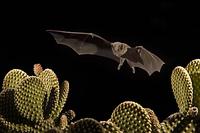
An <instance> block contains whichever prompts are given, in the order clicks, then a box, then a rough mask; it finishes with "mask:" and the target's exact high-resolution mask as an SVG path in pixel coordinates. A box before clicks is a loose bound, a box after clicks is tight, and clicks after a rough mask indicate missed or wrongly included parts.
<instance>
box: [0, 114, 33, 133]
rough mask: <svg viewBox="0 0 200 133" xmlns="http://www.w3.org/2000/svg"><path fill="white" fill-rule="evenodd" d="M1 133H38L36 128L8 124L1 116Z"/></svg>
mask: <svg viewBox="0 0 200 133" xmlns="http://www.w3.org/2000/svg"><path fill="white" fill-rule="evenodd" d="M0 132H2V133H8V132H9V133H10V132H13V133H31V132H36V130H34V128H32V127H30V126H28V125H26V124H15V123H11V122H8V121H7V120H6V119H5V118H3V116H2V115H0Z"/></svg>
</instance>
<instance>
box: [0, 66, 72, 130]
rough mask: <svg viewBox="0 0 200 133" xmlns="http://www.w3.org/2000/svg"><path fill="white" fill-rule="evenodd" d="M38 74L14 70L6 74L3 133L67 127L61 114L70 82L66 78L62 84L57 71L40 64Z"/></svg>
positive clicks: (0, 97) (0, 114) (0, 104)
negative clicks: (32, 74)
mask: <svg viewBox="0 0 200 133" xmlns="http://www.w3.org/2000/svg"><path fill="white" fill-rule="evenodd" d="M34 73H35V75H36V76H29V75H28V74H26V73H25V72H24V71H22V70H20V69H13V70H11V71H9V72H8V73H7V74H6V76H5V78H4V80H3V85H2V89H3V90H2V91H1V93H0V132H20V133H21V132H45V131H48V130H50V129H51V128H53V127H55V126H59V125H61V127H62V129H65V127H67V124H68V123H67V122H66V123H64V122H65V121H64V120H63V119H61V118H60V119H59V115H60V113H61V111H62V109H63V107H64V104H65V102H66V99H67V96H68V92H69V83H68V82H67V81H64V82H63V84H62V85H61V87H60V86H59V82H58V79H57V76H56V74H55V73H54V72H53V70H51V69H45V70H43V69H42V67H41V65H40V64H36V65H34ZM57 120H60V121H59V122H57ZM66 121H67V120H66Z"/></svg>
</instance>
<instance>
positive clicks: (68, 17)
mask: <svg viewBox="0 0 200 133" xmlns="http://www.w3.org/2000/svg"><path fill="white" fill-rule="evenodd" d="M61 5H62V6H61ZM80 5H82V6H80ZM128 5H129V6H128ZM32 8H34V11H30V9H29V7H25V8H18V9H15V10H11V9H7V10H4V12H3V15H2V18H1V25H0V26H1V27H0V28H1V33H3V35H1V37H2V38H1V53H0V54H1V65H0V78H1V81H2V80H3V77H4V75H5V74H6V73H7V72H8V71H9V70H10V69H12V68H20V69H23V70H24V71H26V72H27V73H29V74H30V75H31V74H33V72H32V66H33V64H34V63H41V64H42V65H43V67H44V68H46V67H48V68H51V69H53V70H54V71H55V72H56V73H57V75H58V78H59V81H60V82H62V81H63V80H65V79H66V80H68V81H69V82H70V95H69V97H68V101H67V103H66V107H65V109H74V110H75V112H76V113H77V118H81V117H93V118H96V119H98V120H106V119H108V118H109V117H110V115H111V112H112V110H113V109H114V108H115V107H116V106H117V105H118V104H119V103H121V102H123V101H125V100H132V101H135V102H138V103H139V104H141V105H142V106H143V107H150V108H152V109H153V110H154V111H155V113H156V114H157V115H158V117H159V118H160V119H161V120H162V119H164V118H165V117H167V116H168V115H170V114H171V113H174V112H176V111H177V107H176V103H175V99H174V98H173V94H172V91H171V85H170V75H171V71H172V70H173V68H174V67H175V66H177V65H181V66H185V65H186V64H187V63H188V62H189V61H190V60H192V59H195V58H199V57H200V51H199V49H198V47H199V46H198V45H199V43H200V37H199V35H200V27H199V14H198V11H197V9H198V5H197V4H196V3H184V2H182V3H178V2H177V3H175V2H170V1H164V0H160V1H154V2H152V1H151V2H133V3H117V4H116V3H114V4H113V6H110V5H107V3H105V2H104V3H103V2H100V3H98V2H95V3H90V4H89V3H88V4H86V3H79V4H77V3H76V2H74V3H70V4H67V5H64V3H60V4H55V5H53V6H47V5H45V6H41V7H40V8H37V7H32ZM32 8H31V9H32ZM9 11H10V12H9ZM26 13H27V14H26ZM46 29H57V30H68V31H82V32H93V33H96V34H99V35H101V36H102V37H104V38H106V39H108V40H110V41H121V42H125V43H128V44H129V45H131V46H135V45H143V46H144V47H145V48H147V49H148V50H150V51H152V52H153V53H155V54H156V55H158V56H159V57H160V58H161V59H163V60H164V61H165V62H166V65H164V66H163V68H162V70H161V72H160V73H157V72H156V73H154V74H153V75H152V76H151V77H149V76H148V75H147V73H146V72H144V71H143V70H141V69H137V68H136V73H135V74H132V71H131V69H130V68H129V67H128V65H127V64H125V65H124V66H123V67H122V69H121V70H120V71H117V65H118V64H117V63H116V62H114V61H112V60H110V59H106V58H102V57H97V56H88V55H85V56H78V55H77V54H76V53H75V52H74V51H72V50H71V49H70V48H67V47H64V46H60V45H57V44H56V42H55V40H54V39H53V38H52V36H50V35H49V34H48V33H46V32H45V30H46Z"/></svg>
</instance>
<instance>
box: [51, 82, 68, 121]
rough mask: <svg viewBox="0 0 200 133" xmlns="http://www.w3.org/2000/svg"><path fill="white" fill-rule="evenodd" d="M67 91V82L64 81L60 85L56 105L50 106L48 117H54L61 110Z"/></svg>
mask: <svg viewBox="0 0 200 133" xmlns="http://www.w3.org/2000/svg"><path fill="white" fill-rule="evenodd" d="M68 93H69V82H68V81H64V82H63V83H62V85H61V87H60V93H59V100H58V101H59V102H58V105H57V106H56V107H54V106H52V108H51V114H50V115H49V116H50V118H52V119H55V118H56V117H58V116H59V114H60V112H61V111H62V109H63V107H64V105H65V103H66V100H67V97H68Z"/></svg>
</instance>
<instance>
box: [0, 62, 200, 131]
mask: <svg viewBox="0 0 200 133" xmlns="http://www.w3.org/2000/svg"><path fill="white" fill-rule="evenodd" d="M34 73H35V76H28V75H27V74H26V73H25V72H24V71H22V70H19V69H13V70H11V71H9V72H8V73H7V75H6V76H5V78H4V81H3V86H2V92H1V93H0V132H33V133H35V132H47V133H200V112H199V111H198V109H200V59H195V60H192V61H191V62H190V63H189V64H188V65H187V66H186V67H185V68H184V67H181V66H177V67H176V68H175V69H174V70H173V71H172V75H171V85H172V91H173V93H174V96H175V99H176V102H177V105H178V108H179V111H178V112H176V113H174V114H172V115H170V116H169V117H167V118H166V119H165V120H163V121H162V122H160V121H159V120H158V118H157V116H156V114H155V113H154V111H153V110H151V109H150V108H145V107H142V106H141V105H140V104H138V103H136V102H134V101H125V102H123V103H120V104H119V105H118V106H117V107H116V108H115V109H114V110H113V112H112V114H111V117H110V118H109V119H108V120H105V121H97V120H95V119H93V118H82V119H79V120H76V121H73V118H74V117H75V112H74V111H72V110H69V111H66V112H65V113H61V111H62V109H63V107H64V104H65V102H66V99H67V96H68V92H69V84H68V82H67V81H64V82H63V84H62V85H61V86H59V82H58V79H57V76H56V74H55V73H54V72H53V71H52V70H51V69H45V70H43V69H42V67H41V65H40V64H36V65H34Z"/></svg>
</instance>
